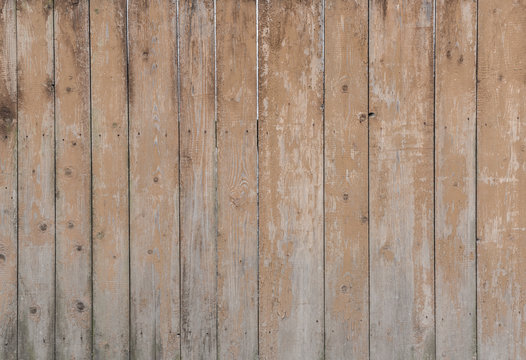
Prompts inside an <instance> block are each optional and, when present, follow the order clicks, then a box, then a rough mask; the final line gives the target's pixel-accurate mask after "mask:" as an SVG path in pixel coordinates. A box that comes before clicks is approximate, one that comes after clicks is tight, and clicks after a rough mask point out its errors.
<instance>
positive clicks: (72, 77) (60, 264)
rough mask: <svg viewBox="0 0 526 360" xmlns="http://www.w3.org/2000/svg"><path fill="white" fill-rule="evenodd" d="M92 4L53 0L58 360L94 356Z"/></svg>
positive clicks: (56, 330) (56, 351)
mask: <svg viewBox="0 0 526 360" xmlns="http://www.w3.org/2000/svg"><path fill="white" fill-rule="evenodd" d="M88 11H89V9H88V4H87V2H79V3H77V4H74V3H72V2H70V1H66V0H60V1H56V2H55V136H56V139H55V149H56V157H55V168H56V183H55V187H56V228H57V230H56V308H55V311H56V314H55V318H56V327H55V332H56V345H55V357H56V358H57V359H89V358H90V356H91V331H92V328H91V309H92V307H91V151H90V143H91V134H90V59H89V12H88Z"/></svg>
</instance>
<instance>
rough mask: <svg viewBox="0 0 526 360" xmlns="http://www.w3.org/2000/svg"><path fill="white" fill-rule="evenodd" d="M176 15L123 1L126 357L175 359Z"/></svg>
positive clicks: (168, 5)
mask: <svg viewBox="0 0 526 360" xmlns="http://www.w3.org/2000/svg"><path fill="white" fill-rule="evenodd" d="M176 20H177V7H176V2H174V1H171V0H155V1H150V2H148V1H141V0H131V1H130V2H129V12H128V24H129V25H128V27H129V45H128V46H129V97H130V236H131V238H130V256H131V260H130V261H131V263H130V269H131V274H130V278H131V282H130V286H131V315H130V316H131V329H130V330H131V344H130V346H131V358H132V359H178V358H180V356H179V351H180V343H179V320H180V317H179V216H178V215H179V214H178V206H179V188H178V186H179V165H178V160H179V158H178V151H179V149H178V147H179V134H178V108H177V101H178V93H177V34H176V29H177V22H176ZM196 286H199V285H197V284H196Z"/></svg>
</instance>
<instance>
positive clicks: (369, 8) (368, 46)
mask: <svg viewBox="0 0 526 360" xmlns="http://www.w3.org/2000/svg"><path fill="white" fill-rule="evenodd" d="M370 33H371V1H368V2H367V114H368V115H367V334H368V336H367V352H368V354H367V357H368V358H369V359H370V358H371V196H370V188H371V181H370V177H371V175H370V171H369V169H370V163H371V161H370V157H371V155H370V153H371V151H370V146H369V144H370V141H371V140H370V138H371V136H370V132H371V122H370V121H369V120H370V118H371V117H370V116H369V114H370V113H371V109H370V63H371V62H370V53H371V50H370V47H371V42H370V37H371V35H370Z"/></svg>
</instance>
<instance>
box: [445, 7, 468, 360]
mask: <svg viewBox="0 0 526 360" xmlns="http://www.w3.org/2000/svg"><path fill="white" fill-rule="evenodd" d="M436 6H437V9H436V32H437V37H436V52H435V57H436V59H435V62H436V70H435V74H436V75H435V76H436V91H435V251H436V252H435V269H436V280H435V283H436V291H435V293H436V346H437V349H436V353H437V357H438V358H440V359H473V358H474V357H475V356H476V338H477V335H476V324H477V322H476V296H477V287H476V286H477V284H476V268H475V261H476V259H475V246H476V229H475V220H476V219H475V206H476V204H475V199H476V198H475V196H476V174H475V172H476V164H475V159H476V158H475V149H476V49H477V4H476V2H474V1H472V0H455V1H444V0H439V1H437V2H436Z"/></svg>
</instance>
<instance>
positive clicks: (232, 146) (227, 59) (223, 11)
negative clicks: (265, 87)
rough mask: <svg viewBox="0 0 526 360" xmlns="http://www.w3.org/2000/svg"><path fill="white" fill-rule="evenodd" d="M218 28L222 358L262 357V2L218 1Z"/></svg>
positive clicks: (220, 321) (219, 265)
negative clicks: (258, 16) (259, 181)
mask: <svg viewBox="0 0 526 360" xmlns="http://www.w3.org/2000/svg"><path fill="white" fill-rule="evenodd" d="M216 24H217V39H216V47H217V112H218V113H217V148H218V160H217V162H218V163H217V172H218V174H217V189H218V194H217V196H218V198H217V201H218V239H217V242H218V243H217V257H218V280H217V281H218V289H217V290H218V340H217V341H218V346H219V358H221V359H257V352H258V301H257V300H258V294H257V285H258V283H257V281H258V272H257V269H258V223H257V96H256V95H257V94H256V92H257V64H256V63H257V58H256V40H257V24H256V1H254V0H252V1H236V0H220V1H217V3H216Z"/></svg>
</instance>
